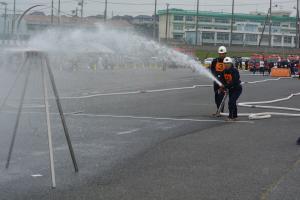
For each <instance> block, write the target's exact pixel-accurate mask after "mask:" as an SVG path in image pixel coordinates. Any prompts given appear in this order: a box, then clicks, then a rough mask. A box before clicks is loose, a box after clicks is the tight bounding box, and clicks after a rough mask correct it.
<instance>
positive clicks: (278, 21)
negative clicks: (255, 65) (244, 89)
mask: <svg viewBox="0 0 300 200" xmlns="http://www.w3.org/2000/svg"><path fill="white" fill-rule="evenodd" d="M168 12H169V15H168V17H167V10H160V11H158V15H159V38H160V40H170V41H176V42H182V43H187V44H191V45H194V44H195V41H196V15H197V13H196V11H189V10H182V9H169V11H168ZM167 19H168V22H167ZM198 21H199V22H198V27H199V29H198V42H199V45H204V44H205V45H220V44H224V45H228V44H229V43H230V29H231V13H222V12H206V11H200V12H199V16H198ZM267 21H268V20H267ZM265 22H266V13H258V12H252V13H250V14H240V13H237V14H235V15H234V25H233V34H232V44H233V45H240V46H257V45H258V44H259V41H260V38H261V34H262V30H263V27H264V24H265ZM166 33H167V34H166ZM268 33H269V23H268V22H267V23H266V27H265V31H264V35H263V37H262V42H261V45H262V46H268V45H269V35H268ZM271 41H272V42H271V45H272V47H290V48H292V47H295V46H296V44H295V41H296V17H291V16H290V12H287V11H274V12H272V40H271Z"/></svg>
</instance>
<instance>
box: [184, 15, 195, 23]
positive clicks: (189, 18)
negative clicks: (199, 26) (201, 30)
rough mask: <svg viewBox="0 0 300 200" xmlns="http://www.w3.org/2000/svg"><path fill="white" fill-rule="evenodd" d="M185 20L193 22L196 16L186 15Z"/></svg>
mask: <svg viewBox="0 0 300 200" xmlns="http://www.w3.org/2000/svg"><path fill="white" fill-rule="evenodd" d="M185 20H186V21H188V22H192V21H194V17H193V16H186V17H185Z"/></svg>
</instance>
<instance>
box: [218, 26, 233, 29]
mask: <svg viewBox="0 0 300 200" xmlns="http://www.w3.org/2000/svg"><path fill="white" fill-rule="evenodd" d="M215 29H216V30H229V29H230V28H229V27H226V26H216V27H215Z"/></svg>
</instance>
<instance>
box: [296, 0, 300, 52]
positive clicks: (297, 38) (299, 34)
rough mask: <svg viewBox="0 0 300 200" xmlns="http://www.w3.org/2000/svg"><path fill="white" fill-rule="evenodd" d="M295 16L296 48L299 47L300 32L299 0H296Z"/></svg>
mask: <svg viewBox="0 0 300 200" xmlns="http://www.w3.org/2000/svg"><path fill="white" fill-rule="evenodd" d="M296 10H297V11H296V12H297V18H296V48H300V33H299V0H297V8H296Z"/></svg>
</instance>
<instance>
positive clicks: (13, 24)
mask: <svg viewBox="0 0 300 200" xmlns="http://www.w3.org/2000/svg"><path fill="white" fill-rule="evenodd" d="M13 9H14V10H13V12H14V13H13V20H12V27H11V32H12V34H14V32H15V23H16V0H14V8H13Z"/></svg>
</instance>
